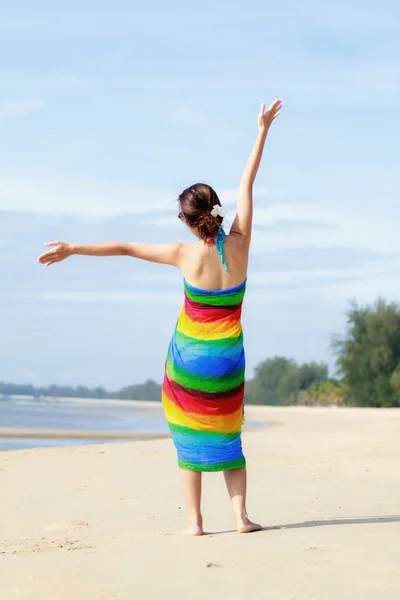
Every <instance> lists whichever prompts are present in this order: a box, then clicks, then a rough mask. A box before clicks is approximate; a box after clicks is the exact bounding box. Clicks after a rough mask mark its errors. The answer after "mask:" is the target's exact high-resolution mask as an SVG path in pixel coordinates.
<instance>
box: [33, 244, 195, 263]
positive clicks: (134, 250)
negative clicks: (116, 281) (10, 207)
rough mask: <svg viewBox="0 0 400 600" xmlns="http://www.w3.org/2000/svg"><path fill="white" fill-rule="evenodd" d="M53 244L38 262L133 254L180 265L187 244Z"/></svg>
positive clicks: (151, 260) (156, 261)
mask: <svg viewBox="0 0 400 600" xmlns="http://www.w3.org/2000/svg"><path fill="white" fill-rule="evenodd" d="M46 246H52V247H53V248H52V250H47V252H44V253H43V254H41V255H40V256H39V258H38V259H37V261H38V263H40V264H42V265H46V266H50V265H52V264H54V263H56V262H61V261H62V260H65V259H66V258H69V257H70V256H73V255H76V254H79V255H82V256H132V257H133V258H140V259H141V260H147V261H150V262H155V263H162V264H166V265H172V266H174V267H178V268H179V266H180V264H181V261H182V257H183V255H184V252H185V249H186V247H187V244H183V243H181V242H175V243H174V242H172V243H168V244H141V243H128V242H103V243H99V244H67V243H66V242H48V243H47V244H46Z"/></svg>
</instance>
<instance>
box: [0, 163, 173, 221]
mask: <svg viewBox="0 0 400 600" xmlns="http://www.w3.org/2000/svg"><path fill="white" fill-rule="evenodd" d="M173 199H174V193H173V192H168V191H167V190H162V189H157V188H156V189H151V188H142V187H137V186H133V185H124V184H115V183H110V182H108V181H99V180H97V181H91V180H84V179H72V178H66V177H62V176H60V177H32V176H29V175H26V174H24V173H19V174H16V175H14V177H12V178H10V177H7V175H3V176H2V177H1V179H0V210H13V211H18V212H33V213H44V214H70V215H82V216H94V217H104V216H113V215H119V214H125V213H134V214H154V213H157V212H159V211H168V210H171V211H172V210H173V209H174V203H173Z"/></svg>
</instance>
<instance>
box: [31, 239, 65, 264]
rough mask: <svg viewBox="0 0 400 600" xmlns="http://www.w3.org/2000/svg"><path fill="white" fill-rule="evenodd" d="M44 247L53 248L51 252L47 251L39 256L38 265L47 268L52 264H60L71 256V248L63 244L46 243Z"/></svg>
mask: <svg viewBox="0 0 400 600" xmlns="http://www.w3.org/2000/svg"><path fill="white" fill-rule="evenodd" d="M45 245H46V246H54V248H53V249H52V250H48V251H47V252H44V254H41V255H40V256H39V258H38V259H37V261H38V263H40V264H41V265H45V266H46V267H49V266H50V265H52V264H53V263H56V262H60V261H62V260H65V259H66V258H68V257H69V256H71V254H72V253H73V252H72V246H71V244H67V243H65V242H47V243H46V244H45Z"/></svg>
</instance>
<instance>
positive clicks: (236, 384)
mask: <svg viewBox="0 0 400 600" xmlns="http://www.w3.org/2000/svg"><path fill="white" fill-rule="evenodd" d="M184 288H185V301H184V305H183V307H182V310H181V313H180V315H179V318H178V322H177V325H176V328H175V332H174V335H173V337H172V340H171V342H170V345H169V349H168V355H167V359H166V365H165V367H166V368H165V376H164V381H163V390H162V403H163V407H164V411H165V415H166V418H167V421H168V425H169V428H170V431H171V435H172V439H173V441H174V444H175V447H176V450H177V453H178V465H179V467H180V468H181V469H188V470H190V471H227V470H229V469H238V468H241V467H244V466H245V458H244V456H243V452H242V443H241V429H242V422H243V399H244V370H245V355H244V348H243V331H242V324H241V313H242V301H243V297H244V294H245V290H246V282H245V281H244V282H243V283H242V284H241V285H239V286H237V287H234V288H230V289H227V290H213V291H209V290H201V289H198V288H195V287H193V286H191V285H190V284H188V283H187V282H184Z"/></svg>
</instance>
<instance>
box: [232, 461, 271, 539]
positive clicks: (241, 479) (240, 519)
mask: <svg viewBox="0 0 400 600" xmlns="http://www.w3.org/2000/svg"><path fill="white" fill-rule="evenodd" d="M224 477H225V483H226V487H227V489H228V493H229V497H230V499H231V500H232V505H233V512H234V515H235V519H236V526H237V529H238V531H239V533H250V532H251V531H259V530H260V529H262V527H261V525H258V524H257V523H253V522H252V521H250V519H249V517H248V516H247V509H246V492H247V471H246V468H245V467H244V468H242V469H232V470H231V471H224Z"/></svg>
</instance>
